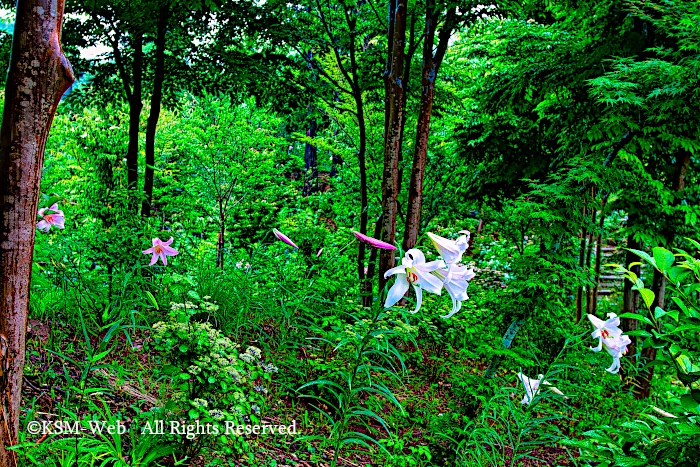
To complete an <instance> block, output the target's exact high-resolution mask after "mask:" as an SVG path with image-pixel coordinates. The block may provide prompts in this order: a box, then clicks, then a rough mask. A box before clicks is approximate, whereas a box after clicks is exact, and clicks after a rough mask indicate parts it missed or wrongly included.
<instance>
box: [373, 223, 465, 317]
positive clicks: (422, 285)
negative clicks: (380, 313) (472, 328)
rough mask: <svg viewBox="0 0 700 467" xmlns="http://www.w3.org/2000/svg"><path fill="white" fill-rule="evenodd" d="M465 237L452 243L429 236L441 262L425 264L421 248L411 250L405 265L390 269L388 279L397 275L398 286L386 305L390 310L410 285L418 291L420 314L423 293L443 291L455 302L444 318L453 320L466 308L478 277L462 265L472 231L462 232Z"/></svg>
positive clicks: (393, 288)
mask: <svg viewBox="0 0 700 467" xmlns="http://www.w3.org/2000/svg"><path fill="white" fill-rule="evenodd" d="M459 233H462V234H464V235H462V236H460V237H459V238H457V240H449V239H447V238H444V237H440V236H439V235H435V234H432V233H428V237H430V240H431V241H432V242H433V245H434V246H435V248H436V249H437V250H438V252H439V253H440V255H441V256H442V259H441V260H437V261H430V262H426V261H425V255H424V254H423V252H421V251H420V250H418V249H417V248H411V249H410V250H408V251H407V252H406V254H405V255H404V257H403V258H402V260H401V265H400V266H397V267H395V268H392V269H389V270H388V271H387V272H386V273H385V274H384V277H385V278H388V277H389V276H393V275H396V281H395V282H394V285H393V286H392V287H391V289H389V294H388V295H387V298H386V302H385V303H384V306H385V307H387V308H389V307H391V306H393V305H394V304H396V302H398V301H399V300H401V298H402V297H403V296H404V294H405V293H406V292H407V291H408V289H409V285H410V286H413V290H415V292H416V308H415V310H413V313H416V312H417V311H418V310H419V309H420V307H421V303H422V301H423V292H422V291H423V290H424V289H425V290H426V291H428V292H431V293H434V294H437V295H440V294H441V293H442V288H443V287H444V288H445V290H447V293H448V294H449V295H450V298H451V299H452V311H450V312H449V313H448V314H447V315H445V316H442V318H445V319H447V318H450V317H452V316H453V315H454V314H455V313H457V312H458V311H459V310H460V308H461V307H462V302H463V301H464V300H467V299H468V298H469V297H468V296H467V286H468V285H469V282H468V281H469V280H471V279H472V278H474V276H475V274H474V271H473V269H471V268H467V266H466V265H464V264H460V261H461V260H462V255H463V254H464V252H465V251H466V250H467V247H468V246H469V231H467V230H460V232H459Z"/></svg>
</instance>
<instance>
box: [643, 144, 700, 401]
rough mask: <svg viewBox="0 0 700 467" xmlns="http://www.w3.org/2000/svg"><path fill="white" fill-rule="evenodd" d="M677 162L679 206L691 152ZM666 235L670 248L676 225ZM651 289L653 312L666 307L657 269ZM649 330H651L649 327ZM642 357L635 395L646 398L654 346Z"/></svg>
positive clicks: (675, 182) (663, 280)
mask: <svg viewBox="0 0 700 467" xmlns="http://www.w3.org/2000/svg"><path fill="white" fill-rule="evenodd" d="M677 164H678V167H677V172H676V176H675V177H674V179H673V180H672V182H673V186H672V189H673V191H675V192H677V194H676V197H675V198H674V200H673V205H674V206H677V205H678V204H679V203H680V200H681V198H680V195H679V194H678V193H679V192H681V191H683V190H684V189H685V177H686V174H687V172H688V165H690V152H689V151H683V153H682V154H681V156H680V157H679V158H678V161H677ZM664 225H666V226H669V225H671V224H669V223H665V224H664ZM664 236H665V239H666V248H669V249H670V248H671V247H672V245H673V243H674V241H675V238H676V232H675V230H674V227H673V226H671V227H667V230H666V232H665V235H664ZM651 290H652V292H654V302H653V303H652V304H651V312H652V313H653V312H654V310H655V309H656V307H657V306H658V307H660V308H663V307H664V296H665V294H666V277H664V276H663V274H661V273H660V272H659V271H657V270H656V269H655V270H654V279H653V283H652V288H651ZM647 330H648V331H651V329H649V328H647ZM642 357H643V361H644V363H645V365H647V367H646V368H645V369H644V371H643V372H642V373H641V374H640V375H639V377H638V379H637V384H636V386H637V387H638V388H639V391H638V392H637V393H636V394H635V397H636V398H638V399H645V398H647V397H649V395H650V394H651V380H652V377H653V376H654V367H653V366H648V365H649V363H651V362H653V361H654V360H655V359H656V349H655V348H654V347H653V346H648V347H645V348H644V349H642Z"/></svg>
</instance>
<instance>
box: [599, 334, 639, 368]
mask: <svg viewBox="0 0 700 467" xmlns="http://www.w3.org/2000/svg"><path fill="white" fill-rule="evenodd" d="M631 343H632V340H631V339H630V338H629V336H625V335H624V334H623V335H620V336H617V337H612V338H607V339H604V340H603V344H605V350H607V351H608V353H609V354H610V356H611V357H612V358H613V362H612V365H610V368H607V369H606V370H605V371H607V372H609V373H612V374H613V375H616V374H617V373H618V372H619V371H620V359H621V358H622V356H623V355H625V354H626V353H627V346H628V345H630V344H631ZM593 350H595V349H593Z"/></svg>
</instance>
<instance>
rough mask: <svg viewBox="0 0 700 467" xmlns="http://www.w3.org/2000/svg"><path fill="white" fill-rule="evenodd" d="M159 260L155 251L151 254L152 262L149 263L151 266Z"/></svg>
mask: <svg viewBox="0 0 700 467" xmlns="http://www.w3.org/2000/svg"><path fill="white" fill-rule="evenodd" d="M144 253H145V251H144ZM157 262H158V253H155V252H154V253H153V256H151V262H150V263H148V265H149V266H153V265H154V264H156V263H157Z"/></svg>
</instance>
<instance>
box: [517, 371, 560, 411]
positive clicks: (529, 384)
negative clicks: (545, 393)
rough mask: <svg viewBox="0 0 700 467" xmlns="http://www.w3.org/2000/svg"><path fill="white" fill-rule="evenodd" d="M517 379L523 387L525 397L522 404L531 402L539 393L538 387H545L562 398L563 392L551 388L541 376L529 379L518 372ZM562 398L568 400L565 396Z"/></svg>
mask: <svg viewBox="0 0 700 467" xmlns="http://www.w3.org/2000/svg"><path fill="white" fill-rule="evenodd" d="M518 379H519V380H520V382H521V383H523V386H524V387H525V396H524V397H523V400H522V401H521V403H522V404H526V405H529V404H530V403H531V402H532V401H533V399H534V398H535V396H536V395H537V394H538V393H539V392H540V385H545V386H547V389H549V390H550V391H552V392H554V393H556V394H559V395H560V396H564V393H563V392H561V391H560V390H559V389H557V388H556V387H554V386H552V385H551V384H550V383H549V381H546V380H544V376H543V375H538V376H537V379H531V378H528V377H527V376H525V375H524V374H523V373H522V372H518ZM564 398H565V399H568V398H567V397H566V396H564Z"/></svg>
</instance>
